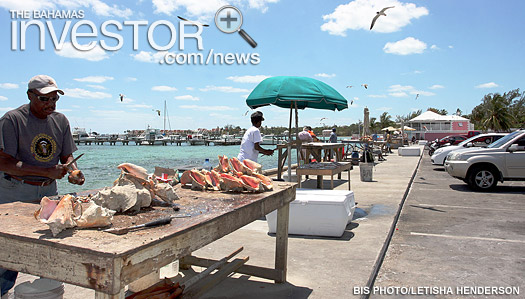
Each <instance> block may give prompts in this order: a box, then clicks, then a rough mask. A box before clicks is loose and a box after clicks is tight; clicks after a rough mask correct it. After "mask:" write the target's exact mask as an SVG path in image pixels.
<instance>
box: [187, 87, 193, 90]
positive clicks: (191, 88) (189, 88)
mask: <svg viewBox="0 0 525 299" xmlns="http://www.w3.org/2000/svg"><path fill="white" fill-rule="evenodd" d="M186 90H195V88H193V87H186Z"/></svg>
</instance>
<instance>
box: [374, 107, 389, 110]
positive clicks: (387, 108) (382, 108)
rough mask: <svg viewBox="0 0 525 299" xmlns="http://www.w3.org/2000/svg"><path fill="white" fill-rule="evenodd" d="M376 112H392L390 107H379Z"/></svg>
mask: <svg viewBox="0 0 525 299" xmlns="http://www.w3.org/2000/svg"><path fill="white" fill-rule="evenodd" d="M376 110H377V111H390V110H392V107H379V108H377V109H376Z"/></svg>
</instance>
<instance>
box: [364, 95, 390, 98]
mask: <svg viewBox="0 0 525 299" xmlns="http://www.w3.org/2000/svg"><path fill="white" fill-rule="evenodd" d="M367 97H369V98H386V95H384V94H370V95H368V96H367Z"/></svg>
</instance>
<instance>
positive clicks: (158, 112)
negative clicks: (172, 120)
mask: <svg viewBox="0 0 525 299" xmlns="http://www.w3.org/2000/svg"><path fill="white" fill-rule="evenodd" d="M151 110H152V111H156V112H157V114H158V115H159V116H160V110H157V109H151Z"/></svg>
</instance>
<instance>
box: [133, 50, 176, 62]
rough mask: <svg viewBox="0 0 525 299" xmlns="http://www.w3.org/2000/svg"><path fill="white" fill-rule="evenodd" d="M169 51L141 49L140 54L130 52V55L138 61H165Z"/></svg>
mask: <svg viewBox="0 0 525 299" xmlns="http://www.w3.org/2000/svg"><path fill="white" fill-rule="evenodd" d="M167 53H168V52H166V51H160V52H147V51H140V52H139V53H138V54H130V55H131V57H133V59H135V60H136V61H140V62H149V63H159V62H160V61H164V56H166V54H167Z"/></svg>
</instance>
